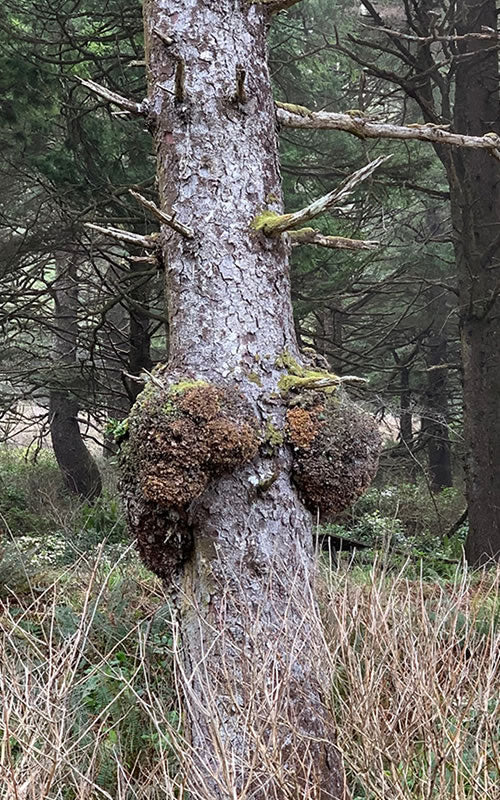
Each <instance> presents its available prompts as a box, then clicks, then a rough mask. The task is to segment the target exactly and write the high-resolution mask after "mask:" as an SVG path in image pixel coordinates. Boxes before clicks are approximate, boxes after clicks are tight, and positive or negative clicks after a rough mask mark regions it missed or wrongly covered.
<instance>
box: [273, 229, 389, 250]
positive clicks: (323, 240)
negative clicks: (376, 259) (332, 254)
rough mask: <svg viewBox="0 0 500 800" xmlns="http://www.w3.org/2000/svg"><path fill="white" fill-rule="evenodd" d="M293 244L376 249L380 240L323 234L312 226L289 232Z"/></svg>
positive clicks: (337, 248) (343, 248) (345, 248)
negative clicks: (364, 239)
mask: <svg viewBox="0 0 500 800" xmlns="http://www.w3.org/2000/svg"><path fill="white" fill-rule="evenodd" d="M289 235H290V239H291V240H292V244H293V245H296V244H297V245H299V244H316V245H319V246H320V247H328V248H331V249H332V250H376V249H377V247H380V242H375V241H363V240H359V239H346V238H345V236H325V235H324V234H322V233H319V231H316V230H314V228H299V230H298V231H290V232H289Z"/></svg>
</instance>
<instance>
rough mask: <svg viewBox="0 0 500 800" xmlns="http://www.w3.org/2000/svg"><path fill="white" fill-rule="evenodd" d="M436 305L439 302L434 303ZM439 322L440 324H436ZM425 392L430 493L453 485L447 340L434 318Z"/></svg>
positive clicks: (438, 320)
mask: <svg viewBox="0 0 500 800" xmlns="http://www.w3.org/2000/svg"><path fill="white" fill-rule="evenodd" d="M436 302H439V300H437V301H436ZM439 323H441V324H439ZM425 360H426V364H427V369H428V372H427V390H426V420H425V437H426V440H427V453H428V457H429V476H430V485H431V490H432V491H433V492H440V491H441V490H442V489H445V488H447V487H449V486H453V475H452V469H451V447H450V437H449V434H448V413H449V408H448V370H447V369H446V366H445V365H446V363H447V360H448V341H447V337H446V331H445V328H444V321H443V319H442V317H441V319H440V317H439V316H438V318H437V325H436V324H435V330H434V331H432V332H431V335H430V336H429V337H428V339H427V342H426V359H425Z"/></svg>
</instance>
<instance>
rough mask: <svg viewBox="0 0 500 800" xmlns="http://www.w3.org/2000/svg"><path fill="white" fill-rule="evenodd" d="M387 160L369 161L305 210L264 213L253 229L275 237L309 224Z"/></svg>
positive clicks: (348, 194) (382, 157) (345, 197)
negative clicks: (278, 213)
mask: <svg viewBox="0 0 500 800" xmlns="http://www.w3.org/2000/svg"><path fill="white" fill-rule="evenodd" d="M389 158H391V156H379V157H378V158H376V159H375V160H374V161H370V163H369V164H366V165H365V166H364V167H361V169H358V170H357V171H356V172H353V174H352V175H349V177H348V178H346V179H345V180H344V181H342V183H341V184H340V186H338V187H337V188H336V189H334V190H333V191H332V192H329V193H328V194H325V195H324V196H323V197H320V198H318V200H314V201H313V202H312V203H310V204H309V205H308V206H306V207H305V208H302V209H300V211H295V213H293V214H282V215H281V216H279V215H276V216H273V215H272V214H269V213H267V214H266V213H264V214H263V215H261V217H260V218H257V220H256V221H255V222H254V226H255V228H256V229H258V230H262V231H263V232H264V233H265V234H267V235H268V236H277V235H278V234H280V233H285V231H289V230H292V229H293V228H297V227H298V226H299V225H302V224H303V223H304V222H309V220H311V219H314V218H315V217H318V216H319V215H320V214H323V213H324V212H325V211H327V210H328V209H329V208H332V206H335V205H340V204H341V203H344V202H345V201H346V200H347V198H348V197H350V195H351V194H352V193H353V191H354V189H355V188H356V187H357V186H358V185H359V184H360V183H361V182H362V181H364V180H366V179H367V178H369V177H370V175H371V174H372V173H373V172H374V171H375V170H376V169H377V167H379V166H380V165H381V164H383V163H384V161H388V159H389Z"/></svg>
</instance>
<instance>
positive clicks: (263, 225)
mask: <svg viewBox="0 0 500 800" xmlns="http://www.w3.org/2000/svg"><path fill="white" fill-rule="evenodd" d="M291 216H292V214H277V213H276V211H269V210H268V209H265V210H264V211H261V212H260V214H257V216H256V217H254V219H253V220H252V222H251V223H250V227H251V228H252V230H254V231H262V232H263V233H266V234H267V235H268V236H269V235H272V233H273V230H274V229H275V228H276V226H277V225H281V223H282V222H286V221H287V220H289V219H290V217H291Z"/></svg>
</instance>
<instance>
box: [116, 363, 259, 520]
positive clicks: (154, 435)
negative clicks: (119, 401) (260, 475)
mask: <svg viewBox="0 0 500 800" xmlns="http://www.w3.org/2000/svg"><path fill="white" fill-rule="evenodd" d="M259 441H260V438H259V428H258V423H257V420H256V419H255V417H254V416H253V413H252V411H251V409H250V407H249V405H248V403H247V401H246V400H245V398H244V397H243V396H242V395H241V394H239V392H238V391H237V390H235V389H232V388H225V387H219V386H214V385H212V384H209V383H206V382H204V381H193V380H191V379H186V380H181V381H179V382H177V383H175V384H172V385H170V386H168V387H166V388H161V387H158V386H156V385H152V384H150V385H148V386H147V387H146V389H145V390H144V391H143V392H142V394H141V395H140V396H139V398H138V401H137V403H136V405H135V406H134V408H133V410H132V412H131V415H130V419H129V442H128V447H127V452H128V454H129V455H126V456H125V458H124V459H123V461H124V463H123V466H124V480H125V481H126V480H127V474H130V475H133V479H134V482H135V483H136V486H137V489H138V491H139V493H140V494H141V495H142V497H143V498H144V500H146V501H148V502H151V503H155V504H156V505H157V506H159V507H161V508H165V509H167V508H168V509H175V510H177V511H182V510H186V509H187V507H188V506H189V505H190V504H191V503H192V501H193V500H195V499H196V498H197V497H199V496H200V495H201V494H202V493H203V491H204V490H205V489H206V487H207V486H208V484H209V482H210V481H211V480H212V479H213V478H216V477H218V476H219V475H222V474H223V473H225V472H232V471H233V470H235V469H236V468H237V467H239V466H242V465H243V464H245V463H246V462H248V461H250V460H251V459H252V458H253V457H254V456H255V454H256V453H257V449H258V446H259ZM131 458H133V461H134V463H133V464H131V463H127V462H130V459H131Z"/></svg>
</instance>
